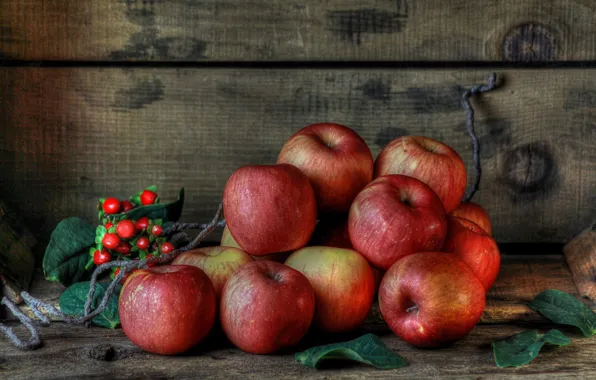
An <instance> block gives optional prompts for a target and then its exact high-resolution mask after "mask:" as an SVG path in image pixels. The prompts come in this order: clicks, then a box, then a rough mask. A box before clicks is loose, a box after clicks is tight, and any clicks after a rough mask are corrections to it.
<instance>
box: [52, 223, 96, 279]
mask: <svg viewBox="0 0 596 380" xmlns="http://www.w3.org/2000/svg"><path fill="white" fill-rule="evenodd" d="M94 239H95V228H94V227H93V226H92V225H90V224H89V223H87V222H86V221H85V220H83V219H81V218H68V219H64V220H62V221H61V222H60V223H58V225H57V226H56V228H55V229H54V231H52V235H51V237H50V242H49V243H48V246H47V248H46V252H45V254H44V257H43V262H42V268H43V272H44V275H45V278H46V279H47V280H49V281H58V282H60V283H62V284H63V285H66V286H68V285H70V284H72V283H75V282H79V281H83V280H85V279H87V278H88V276H89V274H90V273H89V272H87V271H86V270H85V265H86V264H87V260H89V248H90V247H92V246H93V245H94V243H93V242H94Z"/></svg>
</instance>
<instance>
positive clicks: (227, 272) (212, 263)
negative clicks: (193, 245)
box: [172, 246, 253, 299]
mask: <svg viewBox="0 0 596 380" xmlns="http://www.w3.org/2000/svg"><path fill="white" fill-rule="evenodd" d="M251 261H253V258H252V257H251V256H250V255H248V254H247V253H245V252H244V251H242V250H241V249H239V248H232V247H221V246H215V247H204V248H197V249H193V250H190V251H188V252H184V253H183V254H181V255H180V256H178V257H176V258H175V259H174V260H173V261H172V265H194V266H195V267H197V268H200V269H202V270H203V272H205V274H206V275H207V276H208V277H209V279H210V280H211V282H212V283H213V288H214V289H215V295H216V297H217V299H219V297H220V295H221V290H222V289H223V287H224V285H225V283H226V281H228V278H230V276H231V275H232V273H234V272H235V271H236V269H238V268H240V267H241V266H242V265H244V264H246V263H249V262H251Z"/></svg>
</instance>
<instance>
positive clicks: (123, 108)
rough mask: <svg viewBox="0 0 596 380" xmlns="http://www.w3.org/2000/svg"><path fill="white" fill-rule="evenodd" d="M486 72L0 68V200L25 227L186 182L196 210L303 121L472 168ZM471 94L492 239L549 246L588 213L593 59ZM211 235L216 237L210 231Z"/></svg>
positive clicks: (202, 214)
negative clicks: (440, 152)
mask: <svg viewBox="0 0 596 380" xmlns="http://www.w3.org/2000/svg"><path fill="white" fill-rule="evenodd" d="M488 73H489V70H488V69H487V70H469V69H466V70H376V71H369V70H249V69H243V70H234V69H165V68H164V69H121V68H105V69H99V68H84V69H75V68H64V69H51V68H45V69H44V68H3V69H0V155H1V157H0V158H1V161H2V166H1V167H0V177H1V178H3V183H2V186H0V192H2V194H0V196H4V199H7V200H10V201H11V202H13V203H14V204H15V205H16V206H17V207H18V208H19V209H20V210H22V213H23V214H24V215H25V216H26V217H27V218H28V219H29V220H30V221H31V223H29V224H28V225H29V226H32V227H31V228H33V227H35V228H37V230H36V231H35V232H39V233H40V236H44V237H48V236H49V232H50V231H51V230H52V229H53V228H54V227H55V225H56V224H57V223H58V221H59V220H60V219H62V218H64V217H66V216H72V215H78V216H82V217H86V218H88V219H89V220H90V221H93V220H95V218H96V217H95V201H96V200H97V198H99V197H100V196H108V195H112V196H117V197H121V198H124V197H128V196H129V195H130V194H132V193H134V192H136V191H137V190H139V189H141V188H143V187H145V186H147V185H148V184H152V183H154V184H157V185H158V186H159V192H160V194H161V195H162V199H164V200H165V201H167V200H169V199H174V198H175V196H176V194H177V191H178V188H179V187H180V186H185V187H186V189H187V202H186V207H185V210H184V213H183V220H190V221H208V220H210V219H211V218H212V216H213V214H214V212H215V209H216V207H217V204H218V203H219V201H220V200H221V195H222V191H223V187H224V185H225V182H226V180H227V178H228V176H229V175H230V174H231V173H232V172H233V171H234V170H235V169H237V168H238V167H240V166H242V165H245V164H269V163H274V162H275V159H276V157H277V152H278V151H279V149H280V148H281V146H282V144H283V142H284V141H285V140H286V139H287V138H288V137H289V136H290V135H291V134H292V133H293V132H295V131H296V130H298V129H299V128H301V127H303V126H305V125H307V124H309V123H313V122H319V121H324V120H325V121H335V122H339V123H343V124H346V125H348V126H350V127H352V128H353V129H354V130H356V131H357V132H358V133H360V134H361V135H362V136H363V138H364V139H365V140H366V141H367V143H368V144H369V146H370V147H371V150H372V152H373V155H376V154H378V152H379V150H380V148H381V147H382V146H384V145H385V144H386V143H387V142H389V141H390V140H391V139H393V138H395V137H397V136H400V135H403V134H424V135H427V136H430V137H433V138H436V139H439V140H442V141H444V142H445V143H447V144H449V145H451V146H453V147H454V148H455V149H456V150H457V151H458V152H459V153H460V154H461V155H462V157H463V159H464V160H465V162H466V163H467V164H468V169H469V173H470V175H469V179H470V180H471V179H472V178H473V177H472V176H473V171H472V153H471V143H470V140H469V137H468V136H467V134H466V131H465V127H464V112H463V110H462V108H461V104H460V96H461V93H462V91H463V90H464V88H465V87H468V86H471V85H472V84H477V83H481V82H485V81H486V78H487V75H488ZM498 74H499V76H500V81H501V82H502V83H503V86H502V88H500V89H498V90H496V91H495V92H491V93H488V94H484V95H482V97H481V98H478V99H474V101H473V103H474V105H475V107H476V118H477V122H478V123H477V128H476V130H477V133H478V135H479V138H480V144H481V158H482V165H483V177H482V182H481V184H480V191H479V192H478V193H477V194H476V197H475V201H476V202H478V203H480V204H481V205H482V206H484V207H485V208H486V209H487V210H488V212H489V213H490V215H491V219H492V220H493V223H494V236H495V238H496V240H497V241H498V242H500V243H504V242H565V241H568V240H569V239H571V238H572V237H574V236H576V235H577V234H578V233H579V232H580V231H581V229H582V228H583V227H584V226H585V225H587V224H589V223H590V222H591V221H592V219H593V217H594V215H595V214H596V202H595V201H594V200H595V199H596V198H594V189H595V188H596V154H595V151H594V149H592V148H593V147H594V146H596V133H594V131H595V129H594V123H595V122H596V119H595V118H594V115H595V114H596V113H595V110H596V101H595V99H596V96H595V92H594V90H593V88H596V70H594V69H578V70H549V71H544V70H504V71H499V73H498ZM213 238H214V239H217V238H218V236H216V235H214V237H213Z"/></svg>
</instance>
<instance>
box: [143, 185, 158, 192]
mask: <svg viewBox="0 0 596 380" xmlns="http://www.w3.org/2000/svg"><path fill="white" fill-rule="evenodd" d="M145 190H149V191H153V192H154V193H157V186H155V185H151V186H149V187H146V188H145Z"/></svg>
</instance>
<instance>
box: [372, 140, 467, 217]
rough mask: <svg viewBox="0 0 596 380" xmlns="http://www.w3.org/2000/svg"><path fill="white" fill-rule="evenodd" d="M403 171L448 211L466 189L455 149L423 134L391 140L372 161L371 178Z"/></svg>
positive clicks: (458, 201)
mask: <svg viewBox="0 0 596 380" xmlns="http://www.w3.org/2000/svg"><path fill="white" fill-rule="evenodd" d="M386 174H403V175H407V176H410V177H414V178H417V179H419V180H421V181H422V182H424V183H426V184H427V185H428V186H430V188H431V189H433V191H434V192H435V193H437V195H438V196H439V198H440V199H441V201H442V202H443V206H444V207H445V211H446V212H447V213H450V212H451V211H453V210H455V209H456V208H457V206H458V205H459V204H460V202H461V199H462V197H463V195H464V192H465V190H466V166H465V165H464V162H463V161H462V159H461V157H460V156H459V154H457V152H456V151H455V150H453V149H452V148H450V147H449V146H447V145H445V144H443V143H442V142H440V141H437V140H433V139H431V138H428V137H424V136H402V137H399V138H397V139H395V140H393V141H391V142H390V143H389V144H388V145H387V146H386V147H385V148H383V150H382V151H381V152H380V153H379V156H378V157H377V160H376V162H375V178H376V177H380V176H382V175H386Z"/></svg>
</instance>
